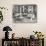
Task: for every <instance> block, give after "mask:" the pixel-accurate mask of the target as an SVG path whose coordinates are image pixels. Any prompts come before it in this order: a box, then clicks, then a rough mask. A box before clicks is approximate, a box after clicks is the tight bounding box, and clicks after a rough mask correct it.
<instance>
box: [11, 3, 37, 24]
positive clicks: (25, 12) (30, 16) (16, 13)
mask: <svg viewBox="0 0 46 46" xmlns="http://www.w3.org/2000/svg"><path fill="white" fill-rule="evenodd" d="M12 15H13V21H14V22H15V23H36V22H37V5H36V4H30V5H14V6H13V12H12Z"/></svg>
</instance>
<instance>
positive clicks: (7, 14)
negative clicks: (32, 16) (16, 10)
mask: <svg viewBox="0 0 46 46" xmlns="http://www.w3.org/2000/svg"><path fill="white" fill-rule="evenodd" d="M14 4H37V21H38V22H37V23H13V20H12V8H13V5H14ZM0 6H4V7H7V8H8V11H7V10H2V11H3V17H4V20H3V22H2V23H0V46H2V45H1V44H2V43H1V42H2V38H4V32H3V27H4V26H7V25H9V26H10V27H11V28H12V32H10V36H11V34H12V33H13V32H15V34H16V37H22V36H23V37H29V36H30V35H31V34H33V31H41V32H43V33H44V35H45V37H46V0H0ZM45 45H46V38H45Z"/></svg>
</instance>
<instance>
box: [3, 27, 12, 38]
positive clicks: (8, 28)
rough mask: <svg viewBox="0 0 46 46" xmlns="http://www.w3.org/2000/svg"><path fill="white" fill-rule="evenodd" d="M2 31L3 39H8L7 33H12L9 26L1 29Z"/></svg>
mask: <svg viewBox="0 0 46 46" xmlns="http://www.w3.org/2000/svg"><path fill="white" fill-rule="evenodd" d="M3 31H6V32H5V39H9V32H8V31H12V29H11V28H10V27H9V26H6V27H4V28H3Z"/></svg>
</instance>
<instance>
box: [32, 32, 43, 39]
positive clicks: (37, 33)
mask: <svg viewBox="0 0 46 46" xmlns="http://www.w3.org/2000/svg"><path fill="white" fill-rule="evenodd" d="M33 32H34V33H35V34H34V35H37V38H38V39H42V38H43V36H44V35H43V34H42V32H38V31H36V32H35V31H33Z"/></svg>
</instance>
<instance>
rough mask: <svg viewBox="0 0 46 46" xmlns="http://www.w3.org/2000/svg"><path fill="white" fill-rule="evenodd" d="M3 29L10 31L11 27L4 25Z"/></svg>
mask: <svg viewBox="0 0 46 46" xmlns="http://www.w3.org/2000/svg"><path fill="white" fill-rule="evenodd" d="M3 31H12V29H11V28H10V27H9V26H6V27H4V28H3Z"/></svg>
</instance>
